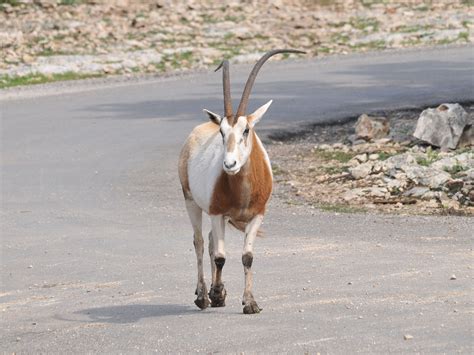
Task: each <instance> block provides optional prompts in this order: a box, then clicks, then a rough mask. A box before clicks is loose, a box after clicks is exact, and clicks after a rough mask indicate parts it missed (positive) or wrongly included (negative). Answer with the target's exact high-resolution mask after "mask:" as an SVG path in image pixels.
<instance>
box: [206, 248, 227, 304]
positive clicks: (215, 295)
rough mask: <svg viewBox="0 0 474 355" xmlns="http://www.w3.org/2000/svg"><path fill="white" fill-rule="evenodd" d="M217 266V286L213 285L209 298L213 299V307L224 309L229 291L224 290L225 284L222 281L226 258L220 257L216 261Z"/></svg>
mask: <svg viewBox="0 0 474 355" xmlns="http://www.w3.org/2000/svg"><path fill="white" fill-rule="evenodd" d="M214 263H215V264H216V269H217V270H216V284H213V285H211V291H209V298H210V299H211V307H224V306H225V297H226V296H227V291H226V290H225V288H224V284H223V283H222V281H221V275H222V268H223V267H224V264H225V258H222V257H218V258H215V259H214Z"/></svg>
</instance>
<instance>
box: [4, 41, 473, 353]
mask: <svg viewBox="0 0 474 355" xmlns="http://www.w3.org/2000/svg"><path fill="white" fill-rule="evenodd" d="M473 57H474V55H473V50H472V47H468V48H450V49H438V50H425V51H409V52H401V53H397V52H394V53H388V54H373V55H369V56H355V57H342V58H334V59H325V60H317V61H309V62H308V61H298V62H290V63H284V64H282V63H276V64H273V63H269V65H268V66H266V67H265V69H264V70H263V71H262V73H261V76H260V77H259V80H258V83H257V85H256V87H255V90H254V95H253V101H252V105H251V106H252V107H256V106H257V105H260V104H262V103H263V102H264V101H265V100H267V99H269V98H273V99H274V100H275V101H274V104H273V106H272V108H271V109H270V111H269V112H268V113H267V116H266V117H265V118H264V120H263V121H262V127H261V128H262V129H263V131H265V132H268V131H269V130H271V129H275V128H282V127H286V128H294V127H298V126H299V125H301V124H303V123H308V122H318V121H319V122H321V121H331V120H339V119H343V118H345V117H347V116H353V115H356V114H358V113H360V112H370V111H372V110H377V109H381V108H390V107H397V106H425V105H428V104H433V103H438V102H440V101H460V100H462V101H464V100H470V99H472V97H473V95H472V94H473V70H472V69H473V68H472V63H473V59H474V58H473ZM247 72H248V66H238V67H236V68H235V70H233V71H232V78H233V79H232V80H233V82H234V83H235V86H234V88H237V89H238V88H241V87H242V85H243V82H244V80H245V77H244V75H245V74H246V73H247ZM68 85H70V84H68ZM77 87H79V88H80V89H75V88H74V86H72V89H71V87H70V86H67V85H66V86H64V85H58V86H53V87H52V89H51V88H49V89H48V88H42V89H41V91H40V92H36V93H37V94H38V95H36V94H35V92H33V94H32V92H28V95H27V96H28V97H24V96H25V95H24V93H23V94H21V95H20V97H17V98H11V97H12V96H15V95H12V94H11V93H8V94H7V93H6V92H5V93H4V94H3V97H4V100H3V101H0V105H1V113H2V127H1V128H2V136H1V138H2V162H1V166H2V177H1V181H2V184H1V188H2V229H1V231H2V250H1V251H2V254H1V276H2V282H1V294H0V300H1V302H2V303H1V304H0V308H1V311H2V312H1V314H2V317H1V319H0V329H1V331H0V350H2V351H4V352H7V353H10V352H17V353H33V352H48V353H65V352H72V353H83V352H85V351H91V352H102V353H104V352H105V353H109V352H136V351H142V352H151V351H159V352H177V351H181V352H190V351H196V352H197V351H199V352H218V351H221V352H226V351H232V352H240V351H243V352H245V351H247V352H249V351H259V352H270V351H285V352H294V351H297V352H304V351H309V352H312V353H315V352H321V353H325V352H331V353H348V352H357V351H358V352H378V353H385V352H390V351H391V352H420V351H421V352H427V353H428V352H429V353H432V352H448V353H452V352H455V351H460V352H472V346H473V344H472V332H473V328H472V324H473V323H472V321H473V319H472V299H473V297H472V296H473V293H472V257H471V255H472V239H471V238H472V230H474V223H473V220H472V219H469V218H460V217H449V218H447V217H408V216H377V215H370V214H369V215H353V214H335V213H325V212H320V211H317V210H309V209H306V208H304V207H301V206H300V207H298V206H287V205H285V204H284V203H283V202H282V201H279V200H277V199H274V200H273V201H272V203H271V206H270V211H269V213H268V215H267V218H266V224H265V231H266V237H265V238H262V239H259V240H258V241H257V246H256V256H255V262H254V265H255V267H254V269H255V295H256V297H257V299H258V300H259V304H260V306H262V307H263V308H264V311H263V312H262V313H261V314H259V315H253V316H245V315H242V314H241V311H242V309H241V305H240V296H241V294H242V291H243V270H242V266H241V264H240V252H241V246H242V237H241V236H240V235H239V234H238V233H235V232H230V233H229V235H228V237H227V250H228V260H227V263H226V266H225V269H224V279H225V281H226V287H227V289H228V302H227V303H228V306H227V307H226V308H221V309H208V310H206V311H203V312H201V311H199V310H197V309H196V308H195V307H194V305H193V299H194V288H195V278H196V275H195V274H196V271H195V256H194V251H193V246H192V240H191V228H190V225H189V223H188V221H187V217H186V215H185V210H184V206H183V203H182V200H181V193H180V189H179V185H178V181H177V173H176V159H177V154H178V151H179V148H180V145H181V143H182V141H183V140H184V138H185V136H186V135H187V133H188V132H189V131H190V129H191V128H192V127H193V126H194V125H196V124H197V123H199V122H202V121H203V120H204V119H205V117H204V116H203V115H202V114H201V113H200V111H201V108H203V107H206V108H208V109H210V110H213V111H220V110H221V106H222V104H221V94H220V92H221V88H220V75H219V74H195V75H189V76H186V77H183V78H170V79H166V80H145V81H143V82H132V83H128V84H125V83H121V84H114V85H108V84H107V85H98V86H92V87H89V86H86V87H84V86H83V87H81V85H78V86H77ZM62 91H64V92H68V93H66V94H60V92H62ZM234 91H235V92H236V93H237V92H238V91H237V90H234ZM45 94H46V95H45ZM234 96H235V98H237V97H238V95H237V94H234ZM252 107H251V108H252ZM206 226H207V227H206V229H207V228H208V224H206ZM208 271H209V270H208ZM453 274H455V275H456V280H450V278H451V275H453ZM208 275H209V274H208ZM407 334H409V335H412V336H413V339H411V340H404V335H407Z"/></svg>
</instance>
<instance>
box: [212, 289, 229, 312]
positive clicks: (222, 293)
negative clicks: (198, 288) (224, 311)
mask: <svg viewBox="0 0 474 355" xmlns="http://www.w3.org/2000/svg"><path fill="white" fill-rule="evenodd" d="M226 296H227V291H226V290H225V288H224V285H218V286H212V287H211V291H209V298H210V299H211V307H224V306H225V297H226Z"/></svg>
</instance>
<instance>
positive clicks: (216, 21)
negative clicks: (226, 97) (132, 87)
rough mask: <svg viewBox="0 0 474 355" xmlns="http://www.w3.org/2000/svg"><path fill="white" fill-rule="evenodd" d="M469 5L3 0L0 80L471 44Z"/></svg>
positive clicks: (11, 82)
mask: <svg viewBox="0 0 474 355" xmlns="http://www.w3.org/2000/svg"><path fill="white" fill-rule="evenodd" d="M8 3H11V4H15V6H12V5H9V4H8ZM329 3H330V4H329ZM470 4H471V2H470V1H465V0H454V1H449V0H446V1H442V2H425V1H416V0H415V1H410V2H409V3H403V2H400V1H384V2H383V3H379V2H378V1H369V0H357V1H350V2H348V1H334V2H329V1H307V0H306V1H305V0H274V1H258V2H256V1H251V2H243V1H224V2H219V3H217V2H212V1H206V0H195V1H182V2H176V3H174V2H173V1H159V0H158V1H147V2H137V1H127V0H120V1H117V0H116V1H107V2H98V1H80V0H69V1H65V0H36V1H31V0H15V1H7V2H1V3H0V88H2V87H8V86H15V85H21V84H29V83H40V82H45V81H51V80H64V79H77V78H82V77H89V76H102V75H110V74H123V73H156V72H159V73H161V72H169V71H182V70H187V69H190V68H193V69H196V68H209V67H210V66H212V67H213V66H215V65H216V64H217V63H219V62H220V61H221V60H222V58H231V60H232V61H233V62H235V63H242V62H252V61H254V60H256V59H257V58H258V57H259V56H260V55H261V53H262V52H264V51H266V50H268V49H270V48H279V47H292V48H298V49H302V50H305V51H307V52H308V54H307V56H308V57H313V56H325V55H330V54H335V53H339V54H346V53H351V52H356V51H357V52H359V51H368V50H380V49H386V48H406V47H413V46H426V45H439V44H450V43H454V44H462V43H471V42H472V30H473V27H474V16H473V13H472V11H469V10H470V9H471V7H470V6H471V5H470ZM281 58H285V57H284V56H282V57H281Z"/></svg>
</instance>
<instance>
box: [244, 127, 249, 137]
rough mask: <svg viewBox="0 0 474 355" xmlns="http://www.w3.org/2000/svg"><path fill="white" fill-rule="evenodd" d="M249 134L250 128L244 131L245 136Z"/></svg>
mask: <svg viewBox="0 0 474 355" xmlns="http://www.w3.org/2000/svg"><path fill="white" fill-rule="evenodd" d="M248 134H249V129H248V128H246V129H245V131H244V136H248Z"/></svg>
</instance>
